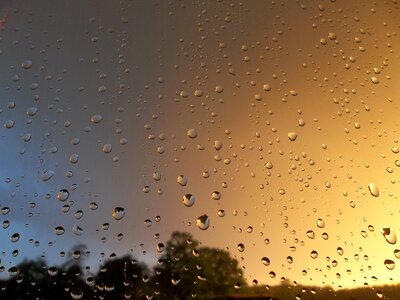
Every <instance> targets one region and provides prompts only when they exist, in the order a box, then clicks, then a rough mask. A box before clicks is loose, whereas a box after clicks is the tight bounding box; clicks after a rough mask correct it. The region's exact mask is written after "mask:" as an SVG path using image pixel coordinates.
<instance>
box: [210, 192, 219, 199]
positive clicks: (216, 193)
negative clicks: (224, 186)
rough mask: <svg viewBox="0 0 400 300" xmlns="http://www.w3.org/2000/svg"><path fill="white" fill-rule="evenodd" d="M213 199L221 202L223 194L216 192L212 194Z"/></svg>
mask: <svg viewBox="0 0 400 300" xmlns="http://www.w3.org/2000/svg"><path fill="white" fill-rule="evenodd" d="M211 197H212V198H213V199H214V200H219V199H221V193H220V192H218V191H214V192H212V194H211Z"/></svg>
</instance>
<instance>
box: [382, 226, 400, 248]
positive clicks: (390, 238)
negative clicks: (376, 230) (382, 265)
mask: <svg viewBox="0 0 400 300" xmlns="http://www.w3.org/2000/svg"><path fill="white" fill-rule="evenodd" d="M381 233H382V235H383V236H384V237H385V240H386V241H387V242H388V243H389V244H392V245H394V244H396V242H397V237H396V233H395V232H394V231H393V230H391V228H390V227H384V228H382V229H381Z"/></svg>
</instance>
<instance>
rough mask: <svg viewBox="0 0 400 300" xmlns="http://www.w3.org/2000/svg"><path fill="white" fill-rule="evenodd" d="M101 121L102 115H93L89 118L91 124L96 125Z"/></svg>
mask: <svg viewBox="0 0 400 300" xmlns="http://www.w3.org/2000/svg"><path fill="white" fill-rule="evenodd" d="M102 120H103V117H102V115H93V116H92V117H91V118H90V121H91V122H92V123H93V124H98V123H100V122H101V121H102Z"/></svg>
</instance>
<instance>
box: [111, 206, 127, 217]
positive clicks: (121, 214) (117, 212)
mask: <svg viewBox="0 0 400 300" xmlns="http://www.w3.org/2000/svg"><path fill="white" fill-rule="evenodd" d="M124 216H125V209H124V208H122V207H116V208H114V209H113V211H112V217H113V218H114V219H115V220H121V219H122V218H123V217H124Z"/></svg>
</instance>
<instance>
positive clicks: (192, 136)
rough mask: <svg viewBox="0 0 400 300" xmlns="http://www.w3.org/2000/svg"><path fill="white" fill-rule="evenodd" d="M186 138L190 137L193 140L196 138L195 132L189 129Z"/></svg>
mask: <svg viewBox="0 0 400 300" xmlns="http://www.w3.org/2000/svg"><path fill="white" fill-rule="evenodd" d="M187 136H188V137H190V138H191V139H194V138H196V137H197V131H196V129H194V128H191V129H189V130H188V131H187Z"/></svg>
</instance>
